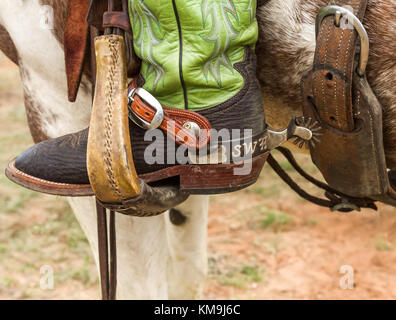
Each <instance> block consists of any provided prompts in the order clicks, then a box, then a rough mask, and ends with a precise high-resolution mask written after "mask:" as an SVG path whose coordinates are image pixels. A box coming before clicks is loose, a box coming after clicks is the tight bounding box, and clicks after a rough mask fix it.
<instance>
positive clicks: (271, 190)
mask: <svg viewBox="0 0 396 320" xmlns="http://www.w3.org/2000/svg"><path fill="white" fill-rule="evenodd" d="M246 193H250V194H257V195H259V196H262V197H263V198H272V197H276V196H278V195H279V193H280V189H279V187H278V186H277V185H272V186H270V187H263V186H257V185H255V186H253V187H251V188H248V189H246Z"/></svg>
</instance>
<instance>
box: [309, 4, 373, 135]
mask: <svg viewBox="0 0 396 320" xmlns="http://www.w3.org/2000/svg"><path fill="white" fill-rule="evenodd" d="M331 3H333V1H331ZM337 5H339V6H343V5H349V6H352V7H353V10H354V14H355V15H356V16H357V17H358V18H360V19H362V18H363V17H364V13H365V11H366V6H367V0H344V1H337ZM356 41H357V36H356V31H355V30H354V29H353V28H348V27H343V26H341V27H336V26H335V25H334V16H328V17H327V18H325V19H324V20H323V23H322V25H321V27H320V30H319V34H318V38H317V48H316V51H315V58H314V68H313V75H312V79H313V81H312V88H313V98H314V102H315V105H316V106H317V109H318V112H319V115H320V118H321V120H322V121H323V122H324V123H326V124H327V125H329V126H332V127H334V128H337V129H339V130H342V131H352V130H353V129H354V127H355V123H354V111H356V110H354V108H353V96H352V78H353V72H354V68H355V63H354V62H355V59H354V58H355V52H356ZM355 113H356V112H355Z"/></svg>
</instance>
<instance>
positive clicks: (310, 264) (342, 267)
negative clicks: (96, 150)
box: [0, 56, 396, 299]
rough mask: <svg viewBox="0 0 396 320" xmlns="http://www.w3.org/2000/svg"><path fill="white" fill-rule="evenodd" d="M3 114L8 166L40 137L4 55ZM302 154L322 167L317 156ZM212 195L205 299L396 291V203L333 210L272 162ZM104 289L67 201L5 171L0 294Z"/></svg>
mask: <svg viewBox="0 0 396 320" xmlns="http://www.w3.org/2000/svg"><path fill="white" fill-rule="evenodd" d="M0 119H1V120H0V124H1V125H0V167H3V168H4V167H5V165H6V163H7V162H8V161H9V160H10V159H12V158H13V157H14V156H15V155H17V154H18V153H19V152H21V151H22V150H24V149H25V148H26V147H28V146H30V145H31V144H32V140H31V138H30V135H29V130H28V127H27V123H26V116H25V112H24V107H23V94H22V89H21V85H20V80H19V73H18V69H17V67H15V66H14V65H13V64H12V63H11V62H9V61H8V60H7V59H6V58H4V57H3V56H0ZM278 157H279V155H278ZM298 159H299V160H300V161H303V163H304V167H305V168H306V169H307V170H309V171H310V172H311V173H313V174H316V175H318V172H317V170H316V169H315V168H314V167H313V166H312V165H311V164H310V161H309V158H307V157H305V156H299V157H298ZM282 165H283V167H284V168H285V169H286V170H288V171H290V173H291V174H292V175H293V172H292V170H291V168H290V167H289V166H288V165H287V164H286V163H283V164H282ZM298 180H299V179H298ZM310 190H311V191H312V192H314V193H315V192H316V191H315V189H314V188H313V187H312V189H310ZM210 201H211V203H210V213H209V230H208V234H209V239H208V242H209V244H208V250H209V261H208V262H209V277H208V280H207V283H206V287H205V292H204V296H203V298H204V299H395V298H396V250H395V246H396V233H395V231H396V215H395V213H396V209H394V208H392V207H389V206H383V205H381V206H380V209H379V211H378V212H374V211H368V210H364V211H362V212H360V213H348V214H340V213H332V212H330V211H328V210H326V209H321V208H318V207H316V206H314V205H311V204H309V203H307V202H306V201H303V200H301V199H299V198H298V196H296V195H295V194H293V193H292V192H291V191H290V190H289V189H288V187H287V186H285V185H283V184H282V183H281V181H280V180H279V179H278V178H277V177H276V176H275V175H274V174H273V173H272V172H271V171H270V170H269V168H268V167H266V168H265V169H264V170H263V172H262V174H261V177H260V180H259V181H258V183H257V184H255V185H254V186H252V187H250V188H248V189H246V190H243V191H239V192H236V193H232V194H227V195H221V196H213V197H211V200H210ZM43 266H44V267H45V266H51V268H52V270H53V272H54V275H55V282H54V289H52V290H42V289H40V278H42V276H43V274H41V273H40V270H41V271H43V269H42V267H43ZM343 272H347V273H346V274H344V273H343ZM345 279H347V281H344V280H345ZM342 284H348V285H350V288H349V289H348V288H345V286H343V285H342ZM352 286H353V288H352ZM99 294H100V293H99V285H98V276H97V273H96V267H95V265H94V262H93V258H92V254H91V252H90V249H89V246H88V243H87V241H86V239H85V237H84V234H83V233H82V231H81V229H80V227H79V225H78V223H77V221H76V220H75V218H74V216H73V214H72V212H71V210H70V208H69V207H68V205H67V203H66V202H65V200H64V199H62V198H59V197H53V196H48V195H42V194H38V193H35V192H32V191H28V190H24V189H23V188H20V187H18V186H16V185H14V184H13V183H11V182H9V181H8V180H7V179H6V177H5V176H4V174H1V175H0V299H98V297H99Z"/></svg>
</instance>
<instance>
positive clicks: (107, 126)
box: [104, 38, 123, 201]
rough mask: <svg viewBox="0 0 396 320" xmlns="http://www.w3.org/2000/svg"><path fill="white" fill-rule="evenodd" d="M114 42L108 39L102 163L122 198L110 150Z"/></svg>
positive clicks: (111, 185)
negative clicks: (108, 58)
mask: <svg viewBox="0 0 396 320" xmlns="http://www.w3.org/2000/svg"><path fill="white" fill-rule="evenodd" d="M116 44H117V40H114V39H111V38H110V39H109V48H110V52H111V64H110V66H109V73H108V76H107V83H106V89H107V92H106V96H107V99H106V115H105V125H104V128H105V131H104V136H105V141H104V146H105V152H104V163H105V167H106V173H107V180H108V182H109V184H110V187H111V188H112V189H113V191H114V193H115V194H116V196H117V197H118V199H119V200H121V201H122V200H123V197H122V194H121V192H120V190H119V187H118V184H117V183H116V181H115V178H114V168H113V163H112V159H111V150H112V139H111V137H112V122H113V121H112V118H113V95H114V91H113V90H114V85H115V83H114V73H115V69H116V64H117V57H118V55H117V51H116Z"/></svg>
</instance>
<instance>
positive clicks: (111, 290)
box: [96, 201, 117, 300]
mask: <svg viewBox="0 0 396 320" xmlns="http://www.w3.org/2000/svg"><path fill="white" fill-rule="evenodd" d="M96 215H97V230H98V254H99V273H100V285H101V290H102V300H115V298H116V288H117V254H116V253H117V247H116V232H115V212H114V211H112V210H110V223H109V229H110V230H109V232H108V228H107V212H106V209H105V208H104V207H103V206H101V204H100V203H99V202H98V201H97V202H96ZM109 250H110V251H109Z"/></svg>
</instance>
